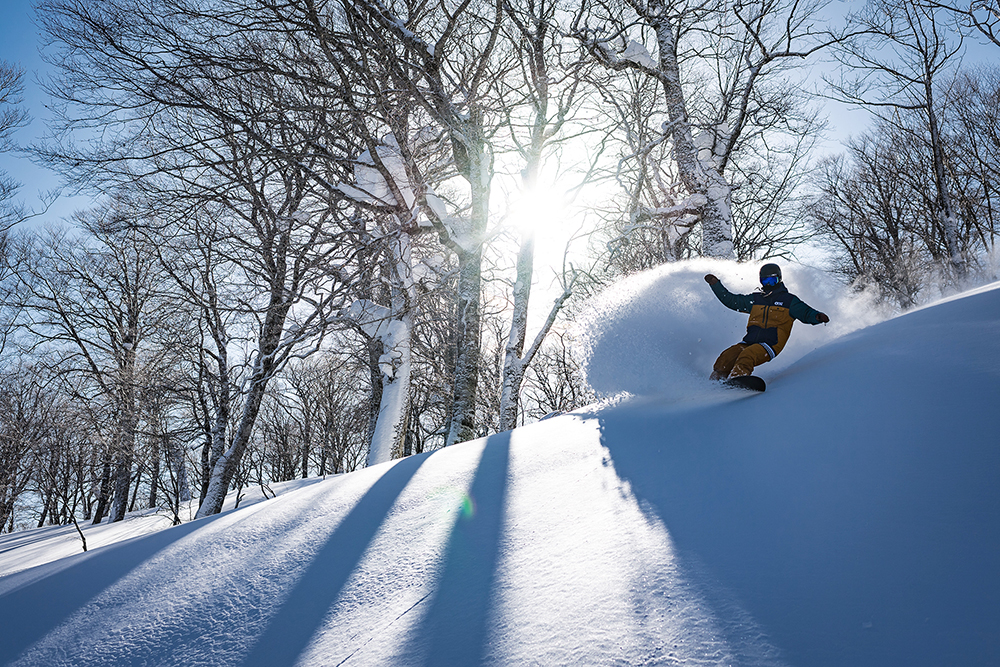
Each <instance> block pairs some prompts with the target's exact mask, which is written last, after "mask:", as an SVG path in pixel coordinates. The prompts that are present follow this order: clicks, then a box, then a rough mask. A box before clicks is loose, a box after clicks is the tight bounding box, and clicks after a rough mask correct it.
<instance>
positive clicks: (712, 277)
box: [705, 273, 719, 285]
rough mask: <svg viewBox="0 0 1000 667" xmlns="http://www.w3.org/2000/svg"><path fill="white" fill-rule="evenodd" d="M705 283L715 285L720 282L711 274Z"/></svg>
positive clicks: (706, 277)
mask: <svg viewBox="0 0 1000 667" xmlns="http://www.w3.org/2000/svg"><path fill="white" fill-rule="evenodd" d="M705 282H706V283H708V284H709V285H714V284H715V283H717V282H719V279H718V278H716V277H715V276H713V275H712V274H711V273H710V274H708V275H707V276H705Z"/></svg>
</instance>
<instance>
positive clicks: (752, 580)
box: [598, 388, 1000, 667]
mask: <svg viewBox="0 0 1000 667" xmlns="http://www.w3.org/2000/svg"><path fill="white" fill-rule="evenodd" d="M806 391H813V390H811V389H806ZM815 391H816V392H817V395H816V396H809V397H808V398H810V399H811V404H812V406H813V407H812V408H810V415H809V418H808V420H807V421H808V424H807V425H813V430H812V431H805V430H803V429H802V428H800V429H799V430H800V432H792V433H789V432H788V431H787V428H788V427H787V424H786V423H785V421H783V417H785V418H787V415H784V416H782V415H777V416H772V417H771V419H770V420H768V419H767V418H765V417H762V409H761V406H762V403H761V402H760V400H759V398H758V397H751V398H749V399H747V400H740V401H736V402H730V403H726V404H724V405H715V406H708V407H705V408H700V409H698V410H696V411H689V412H686V413H684V414H681V415H679V416H677V415H670V414H662V415H657V416H650V415H649V414H648V413H645V412H643V411H642V410H641V409H638V410H636V409H635V408H630V407H629V406H628V405H627V404H625V405H621V406H617V407H616V408H613V409H608V410H605V411H603V412H602V413H601V414H599V415H598V419H599V421H600V427H601V441H602V444H604V446H605V447H607V449H608V451H609V455H610V461H611V464H612V465H613V466H614V468H615V471H616V473H617V474H618V475H619V477H620V478H621V479H622V480H625V481H627V482H628V483H629V485H630V487H631V489H632V491H633V492H634V493H635V495H636V498H637V500H638V501H639V502H640V503H642V505H643V506H644V507H645V508H647V509H648V511H650V512H653V513H655V514H656V515H657V518H658V519H659V520H661V521H662V522H663V524H664V526H665V528H666V530H667V531H668V532H669V534H670V537H671V539H672V541H673V543H674V544H675V546H676V549H677V554H678V557H679V558H680V561H681V565H682V566H684V569H685V570H686V572H687V573H688V574H689V575H691V576H692V578H693V579H695V580H699V583H701V584H703V585H704V586H705V588H706V591H708V592H709V593H710V595H709V599H707V600H706V601H707V602H708V604H710V605H712V604H713V602H715V601H718V600H719V599H720V598H719V597H718V596H714V597H713V595H711V592H712V589H715V591H716V592H718V593H720V594H722V595H723V596H727V595H728V596H731V598H732V599H733V600H735V601H737V602H738V604H739V605H740V606H741V607H742V608H743V609H744V610H745V611H746V612H748V613H749V614H750V616H751V617H752V619H753V620H754V621H755V623H756V624H757V625H758V626H759V627H760V628H761V629H762V630H763V631H764V632H765V633H766V635H767V637H768V639H769V640H770V641H771V642H773V644H774V645H776V646H777V647H778V648H779V649H780V650H781V653H782V655H783V657H784V658H785V659H787V660H788V661H789V662H790V663H791V664H803V665H805V664H808V665H814V666H817V667H823V666H829V667H839V666H840V665H853V666H855V667H862V666H870V667H881V666H883V665H889V664H893V665H902V664H906V665H928V666H930V665H939V664H956V665H957V664H962V665H987V664H995V659H996V656H997V655H1000V632H998V631H997V627H1000V626H997V625H996V620H997V618H998V617H1000V613H998V612H997V609H998V607H997V606H996V599H997V595H998V594H1000V576H998V575H997V568H996V553H997V549H998V548H1000V529H998V527H997V526H998V524H997V523H996V522H995V519H993V518H990V517H995V516H996V515H997V511H998V508H1000V502H998V500H997V499H998V498H1000V492H998V491H997V486H996V482H995V474H996V473H995V471H996V470H997V469H1000V468H998V464H1000V450H998V449H997V448H992V447H983V446H982V445H981V444H977V443H976V440H977V438H976V437H975V432H974V430H970V432H968V433H963V432H962V428H963V427H962V425H961V424H962V423H964V422H973V421H974V420H973V417H972V416H971V415H961V414H959V415H957V417H959V418H957V421H958V422H959V424H956V423H954V422H952V421H949V420H946V419H941V418H940V417H939V416H938V415H935V413H934V411H933V410H931V409H925V410H922V411H918V412H916V413H914V414H916V415H918V417H916V418H914V417H913V416H910V417H908V419H909V421H902V420H898V421H897V420H895V419H893V418H892V416H891V415H885V414H882V413H880V412H879V410H880V408H879V406H877V405H874V406H866V405H863V404H862V405H851V406H850V409H849V410H848V411H847V413H846V414H850V415H858V414H863V412H864V410H866V409H867V410H869V411H871V412H872V413H877V414H878V416H879V419H875V418H872V417H864V418H861V420H860V422H859V424H858V425H855V424H853V423H852V421H851V420H848V419H845V416H844V415H845V413H844V411H843V409H841V407H838V406H834V405H829V403H830V402H829V401H824V395H823V394H822V389H821V388H817V389H815ZM955 391H957V389H955ZM982 402H983V403H984V404H985V403H986V401H982ZM983 409H985V405H971V406H967V407H966V408H963V409H962V410H960V409H959V408H957V407H956V408H954V412H955V413H960V412H962V411H963V410H967V411H968V412H970V413H971V412H974V411H976V410H983ZM923 415H926V417H924V416H923ZM741 424H742V425H748V427H747V428H741V427H739V425H741ZM935 443H949V444H948V445H947V446H941V445H938V444H935ZM715 611H716V613H717V614H720V615H721V616H722V617H721V618H719V619H718V620H719V621H720V623H721V630H722V631H723V632H724V634H726V635H727V639H728V640H729V641H730V643H731V644H732V642H734V641H736V642H737V643H738V642H739V635H740V632H741V627H740V625H739V623H738V619H735V618H725V616H726V614H725V611H724V610H721V609H719V608H716V609H715ZM737 650H738V648H737ZM751 662H752V661H751ZM741 664H747V663H741Z"/></svg>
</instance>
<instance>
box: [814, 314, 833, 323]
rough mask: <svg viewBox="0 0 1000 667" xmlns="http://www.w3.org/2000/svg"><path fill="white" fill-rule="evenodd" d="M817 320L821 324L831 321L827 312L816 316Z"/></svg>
mask: <svg viewBox="0 0 1000 667" xmlns="http://www.w3.org/2000/svg"><path fill="white" fill-rule="evenodd" d="M816 321H817V322H819V323H820V324H826V323H827V322H829V321H830V317H829V316H828V315H827V314H826V313H820V314H819V315H817V316H816Z"/></svg>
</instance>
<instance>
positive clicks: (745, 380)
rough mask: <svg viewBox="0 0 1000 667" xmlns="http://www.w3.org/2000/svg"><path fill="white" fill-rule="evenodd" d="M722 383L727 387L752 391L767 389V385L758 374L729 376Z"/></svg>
mask: <svg viewBox="0 0 1000 667" xmlns="http://www.w3.org/2000/svg"><path fill="white" fill-rule="evenodd" d="M722 384H724V385H726V386H727V387H736V388H737V389H749V390H751V391H764V390H765V389H767V385H766V384H765V383H764V380H762V379H761V378H759V377H757V376H756V375H742V376H740V377H734V378H729V379H728V380H723V381H722Z"/></svg>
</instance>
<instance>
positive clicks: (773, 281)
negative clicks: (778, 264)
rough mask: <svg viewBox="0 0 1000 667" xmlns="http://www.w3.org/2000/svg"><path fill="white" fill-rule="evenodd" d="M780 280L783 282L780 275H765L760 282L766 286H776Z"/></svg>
mask: <svg viewBox="0 0 1000 667" xmlns="http://www.w3.org/2000/svg"><path fill="white" fill-rule="evenodd" d="M779 282H781V279H780V278H778V276H764V277H763V278H761V279H760V284H761V285H763V286H764V287H774V286H775V285H777V284H778V283H779Z"/></svg>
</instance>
